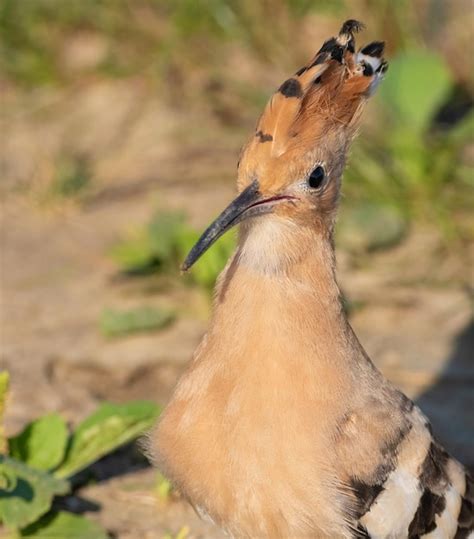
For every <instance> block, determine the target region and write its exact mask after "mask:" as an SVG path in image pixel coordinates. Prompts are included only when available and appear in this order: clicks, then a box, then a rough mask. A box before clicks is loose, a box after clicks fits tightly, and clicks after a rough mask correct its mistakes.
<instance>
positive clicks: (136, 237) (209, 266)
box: [111, 211, 235, 289]
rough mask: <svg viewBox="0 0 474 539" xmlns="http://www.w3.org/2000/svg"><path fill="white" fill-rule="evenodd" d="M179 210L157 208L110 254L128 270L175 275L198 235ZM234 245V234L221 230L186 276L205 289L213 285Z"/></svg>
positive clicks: (131, 271)
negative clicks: (157, 210)
mask: <svg viewBox="0 0 474 539" xmlns="http://www.w3.org/2000/svg"><path fill="white" fill-rule="evenodd" d="M199 235H200V234H199V232H197V231H195V230H193V229H192V228H191V227H190V226H189V225H188V224H186V221H185V219H184V217H183V215H182V214H181V213H175V212H162V211H159V212H157V213H156V214H155V215H154V216H153V218H152V219H151V221H150V223H149V224H148V225H147V226H146V227H145V228H143V229H142V230H139V231H137V232H135V233H134V234H132V235H131V236H129V238H128V239H125V240H124V241H122V242H120V243H118V244H117V245H116V246H115V247H114V248H113V249H112V252H111V254H112V257H113V258H114V259H115V260H116V261H117V262H118V264H119V265H120V267H121V268H122V270H123V271H125V272H127V273H129V274H132V275H133V274H135V275H136V274H144V273H145V274H146V273H153V272H157V273H168V274H170V273H171V274H173V275H176V273H177V271H178V268H179V266H180V264H181V263H182V262H183V260H184V258H185V257H186V255H187V254H188V252H189V250H190V249H191V248H192V246H193V245H194V243H195V242H196V241H197V240H198V239H199ZM234 248H235V236H234V235H233V234H232V233H229V234H225V235H224V236H223V237H222V238H220V239H219V241H217V242H216V244H215V245H213V246H212V249H209V251H207V253H205V254H204V256H203V257H202V258H201V259H200V260H199V262H198V263H197V264H196V266H195V267H194V268H193V270H192V272H190V274H189V277H188V279H189V280H190V281H191V282H194V283H196V284H198V285H199V286H202V287H204V288H206V289H211V288H212V287H213V286H214V283H215V280H216V278H217V276H218V275H219V273H220V272H221V271H222V269H223V267H224V265H225V263H226V261H227V259H228V258H229V256H230V254H231V253H232V251H233V249H234Z"/></svg>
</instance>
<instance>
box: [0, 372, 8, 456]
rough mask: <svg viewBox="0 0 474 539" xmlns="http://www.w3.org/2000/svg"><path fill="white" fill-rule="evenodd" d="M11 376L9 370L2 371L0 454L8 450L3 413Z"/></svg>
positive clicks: (0, 382) (0, 383) (0, 373)
mask: <svg viewBox="0 0 474 539" xmlns="http://www.w3.org/2000/svg"><path fill="white" fill-rule="evenodd" d="M9 381H10V376H9V374H8V372H7V371H1V372H0V454H2V453H5V452H6V450H7V439H6V436H5V431H4V428H3V414H4V413H5V406H6V401H7V395H8V386H9Z"/></svg>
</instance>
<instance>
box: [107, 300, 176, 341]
mask: <svg viewBox="0 0 474 539" xmlns="http://www.w3.org/2000/svg"><path fill="white" fill-rule="evenodd" d="M174 319H175V314H174V313H173V312H171V311H168V310H163V309H156V308H154V307H138V308H136V309H131V310H128V311H117V310H115V309H106V310H105V311H103V313H102V315H101V318H100V329H101V331H102V333H103V335H105V336H106V337H121V336H123V335H128V334H130V333H139V332H143V331H153V330H157V329H162V328H164V327H166V326H168V325H169V324H171V323H172V322H173V320H174Z"/></svg>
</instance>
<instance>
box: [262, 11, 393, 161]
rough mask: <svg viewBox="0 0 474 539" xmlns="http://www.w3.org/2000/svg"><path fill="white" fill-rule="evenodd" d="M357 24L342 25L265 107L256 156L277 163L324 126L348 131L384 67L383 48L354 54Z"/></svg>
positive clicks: (373, 46) (376, 44)
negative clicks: (277, 158) (296, 142)
mask: <svg viewBox="0 0 474 539" xmlns="http://www.w3.org/2000/svg"><path fill="white" fill-rule="evenodd" d="M362 28H363V24H362V23H360V22H358V21H355V20H352V19H350V20H348V21H346V22H345V23H344V24H343V25H342V28H341V30H340V32H339V34H338V36H337V37H332V38H330V39H328V40H327V41H325V42H324V43H323V45H322V47H321V48H320V49H319V51H318V52H317V53H316V55H315V56H314V57H313V58H312V59H311V61H310V62H309V63H308V64H306V65H305V66H304V67H302V68H301V69H300V70H298V71H297V72H296V73H295V74H294V75H293V76H292V77H291V78H289V79H288V80H286V81H285V82H284V83H283V84H282V85H281V86H280V87H279V89H278V90H277V92H276V93H275V94H274V95H273V96H272V98H271V99H270V101H269V103H268V104H267V106H266V108H265V110H264V112H263V114H262V116H261V118H260V120H259V122H258V125H257V129H256V141H257V142H261V143H265V144H261V146H262V147H261V148H259V149H258V151H259V153H260V152H262V153H265V154H266V155H267V156H268V155H270V156H271V157H279V156H280V155H282V154H283V153H285V152H286V151H287V150H288V149H289V147H290V146H291V145H292V141H293V140H294V139H295V138H298V140H299V143H301V140H302V139H303V140H308V139H311V140H313V141H314V139H315V138H317V137H318V136H320V135H321V134H322V133H324V132H325V131H326V130H327V129H329V128H330V125H338V126H341V125H342V126H346V127H348V128H354V127H355V124H356V123H357V120H358V118H359V116H360V114H359V112H360V109H361V105H362V104H363V103H364V102H365V100H366V99H367V98H368V97H369V96H370V95H372V93H373V91H374V90H375V88H376V87H377V85H378V82H379V81H380V79H381V78H382V76H383V74H384V72H385V71H386V69H387V67H388V64H387V62H385V60H384V59H383V58H382V54H383V49H384V43H383V42H381V41H375V42H373V43H370V44H368V45H366V46H365V47H363V48H362V49H361V50H360V51H359V52H357V53H356V51H355V38H354V34H355V33H356V32H358V31H360V30H361V29H362ZM313 143H314V142H313Z"/></svg>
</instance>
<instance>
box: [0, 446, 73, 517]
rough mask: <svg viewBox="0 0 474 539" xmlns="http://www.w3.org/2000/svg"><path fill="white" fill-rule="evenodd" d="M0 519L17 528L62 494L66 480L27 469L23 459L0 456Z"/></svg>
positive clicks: (65, 489)
mask: <svg viewBox="0 0 474 539" xmlns="http://www.w3.org/2000/svg"><path fill="white" fill-rule="evenodd" d="M0 477H2V479H3V480H2V483H3V487H2V488H0V520H1V521H3V523H4V524H5V525H6V526H8V527H12V528H21V527H23V526H27V525H28V524H31V523H32V522H34V521H35V520H36V519H37V518H39V517H40V516H41V515H43V514H45V513H46V512H47V511H49V509H50V507H51V503H52V500H53V497H54V496H55V495H59V494H66V493H67V492H68V491H69V483H68V482H67V481H64V480H62V479H57V478H55V477H53V476H52V475H50V474H48V473H45V472H42V471H40V470H35V469H33V468H30V467H29V466H27V465H26V464H24V463H23V462H19V461H17V460H15V459H12V458H10V457H6V456H3V455H0Z"/></svg>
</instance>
